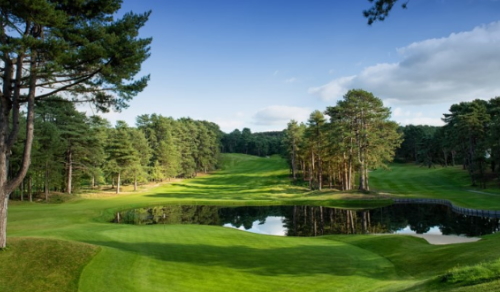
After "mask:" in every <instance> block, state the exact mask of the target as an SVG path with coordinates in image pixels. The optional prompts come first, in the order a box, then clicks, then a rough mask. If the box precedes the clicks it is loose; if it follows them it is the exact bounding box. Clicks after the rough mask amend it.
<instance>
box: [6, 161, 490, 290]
mask: <svg viewBox="0 0 500 292" xmlns="http://www.w3.org/2000/svg"><path fill="white" fill-rule="evenodd" d="M426 170H427V169H424V168H418V167H414V166H411V165H410V166H408V165H402V166H399V165H396V166H394V167H393V171H381V170H377V171H374V172H372V173H371V183H372V185H373V186H374V188H376V189H378V190H380V191H383V192H386V193H390V195H384V194H376V193H370V194H362V193H356V192H349V193H343V192H340V191H338V190H323V191H321V192H320V191H309V190H307V188H305V187H301V186H298V185H293V184H291V183H290V180H289V178H288V175H289V172H288V168H287V166H286V164H285V162H284V160H282V159H280V158H279V157H272V158H259V157H252V156H247V155H226V156H224V167H223V170H221V171H219V172H216V173H213V174H210V175H205V176H200V177H198V178H195V179H190V180H183V181H172V182H170V183H164V184H162V185H161V186H158V187H154V188H149V189H146V188H144V189H142V190H141V191H140V192H132V191H129V192H127V193H124V194H121V195H113V194H110V193H102V194H97V195H94V196H87V198H83V199H78V198H77V199H74V200H71V201H68V202H65V203H62V204H45V203H27V202H24V203H20V202H16V203H13V204H11V208H10V209H9V212H10V213H9V225H8V236H9V242H8V244H9V249H7V250H6V251H4V252H2V253H0V260H1V265H0V266H1V268H0V287H5V285H7V287H9V289H10V290H5V291H77V290H76V289H77V286H78V291H84V292H85V291H89V292H96V291H107V292H108V291H110V292H111V291H176V292H182V291H241V292H244V291H403V290H405V289H411V291H432V290H440V289H445V290H446V291H455V290H450V289H468V288H463V287H462V288H461V287H457V286H456V285H458V284H456V285H455V284H454V285H455V286H453V287H451V286H449V285H448V286H446V285H445V284H443V283H441V282H436V281H435V279H436V277H439V276H440V275H443V274H445V273H447V272H448V271H450V269H453V268H454V267H456V266H457V265H459V266H461V267H467V266H471V265H476V264H479V263H481V262H483V261H484V260H486V259H497V258H500V249H498V248H497V245H498V243H499V241H500V236H498V235H489V236H485V237H484V238H483V239H482V240H481V241H479V242H476V243H467V244H456V245H449V246H432V245H429V244H428V243H427V242H426V241H424V240H423V239H419V238H413V237H409V236H370V235H366V236H364V235H361V236H357V235H355V236H340V235H339V236H324V237H318V238H293V237H275V236H266V235H257V234H250V233H245V232H243V231H239V230H234V229H229V228H224V227H218V226H200V225H161V226H159V225H157V226H131V225H118V224H112V223H109V222H110V221H111V220H112V218H113V216H114V215H115V214H116V212H117V211H121V210H126V209H130V208H136V207H142V206H153V205H169V204H170V205H172V204H174V205H177V204H193V203H198V204H211V205H276V204H312V205H317V204H321V205H327V206H347V207H350V208H363V207H375V206H379V205H385V204H388V203H389V202H390V200H389V196H404V197H435V198H447V199H450V200H452V201H453V202H454V203H459V204H460V203H461V204H469V205H473V206H477V207H479V208H493V209H494V208H495V207H494V206H495V204H497V203H496V200H497V197H496V196H495V195H492V196H491V195H483V194H478V193H473V192H470V191H469V187H468V186H467V183H466V173H460V172H459V170H456V169H431V170H430V172H429V173H427V172H426ZM455 171H457V172H456V173H454V172H455ZM452 174H453V175H452ZM455 175H463V176H460V177H459V179H456V178H455ZM391 176H392V178H391ZM451 178H453V179H451ZM488 192H489V190H488ZM472 198H479V199H478V201H477V202H476V201H474V200H473V199H472ZM492 206H493V207H492ZM499 209H500V208H499ZM33 236H35V237H37V238H39V240H41V241H31V240H30V238H32V237H33ZM20 242H22V244H23V245H22V246H23V247H22V249H23V250H26V251H27V252H22V253H21V252H19V251H20V246H21V245H20V244H19V243H20ZM54 243H55V245H56V247H57V248H59V247H60V246H61V245H62V247H63V248H64V247H65V245H68V248H67V251H69V253H70V254H68V253H61V255H60V257H59V259H60V261H61V264H60V265H50V266H48V268H47V269H46V270H47V271H49V272H48V273H51V274H54V275H55V276H57V277H56V278H59V279H61V278H67V283H69V284H64V285H63V284H60V285H59V284H55V283H59V282H57V281H55V282H51V281H52V280H50V279H52V278H51V277H50V276H47V275H46V274H43V273H41V274H40V277H45V278H46V279H49V280H48V281H49V282H50V283H48V284H47V285H45V286H44V285H39V286H37V287H38V288H36V289H35V288H33V287H34V286H33V285H35V284H33V283H37V282H36V280H34V279H33V278H32V276H33V275H31V274H30V275H28V272H29V269H30V267H31V266H33V267H35V268H36V269H43V268H44V265H45V264H44V261H40V260H39V259H40V256H42V255H44V254H47V255H50V254H54V253H56V251H57V250H58V249H57V248H56V247H54V246H52V245H53V244H54ZM97 251H99V252H98V253H97ZM95 254H96V255H95ZM70 255H74V256H77V257H79V260H78V261H73V260H72V258H71V257H70ZM93 255H95V256H93ZM92 256H93V257H92ZM16 257H17V258H16ZM7 259H9V260H7ZM10 259H14V260H10ZM90 259H91V260H90ZM89 260H90V262H89ZM35 261H37V262H36V263H35ZM66 261H73V262H74V264H75V265H74V267H73V266H71V265H70V263H67V262H66ZM21 262H22V264H21ZM87 262H88V263H89V264H88V265H86V263H87ZM70 266H71V267H70ZM2 269H3V270H2ZM63 269H64V271H63ZM10 270H16V271H17V274H16V278H8V276H7V275H8V274H9V273H7V272H4V271H10ZM19 271H21V272H19ZM67 271H69V272H68V273H69V275H68V273H66V272H67ZM54 279H55V278H54ZM75 279H77V280H75ZM429 280H430V282H429ZM491 283H495V282H494V281H493V282H491ZM491 283H483V284H479V285H480V286H481V285H492V284H491ZM77 284H78V285H77ZM51 285H52V286H51ZM54 285H57V286H58V287H63V288H61V289H59V290H52V288H51V287H54ZM436 287H438V288H439V289H437V288H436ZM471 287H474V286H471ZM478 287H479V286H478ZM481 287H483V286H481ZM484 287H490V286H484ZM430 288H432V289H430ZM471 289H472V288H471ZM0 291H4V290H1V289H0ZM456 291H459V290H456ZM460 291H472V290H460ZM475 291H480V290H475Z"/></svg>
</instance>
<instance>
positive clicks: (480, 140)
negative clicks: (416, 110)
mask: <svg viewBox="0 0 500 292" xmlns="http://www.w3.org/2000/svg"><path fill="white" fill-rule="evenodd" d="M443 116H444V117H443V118H442V120H443V121H444V122H445V125H444V126H442V127H432V126H414V125H409V126H405V127H401V128H400V130H399V131H400V132H401V133H402V134H403V136H404V141H403V143H402V144H401V148H400V149H398V151H397V153H396V157H397V159H398V160H400V161H403V162H415V163H418V164H422V165H425V166H427V167H432V166H433V165H436V164H438V165H443V166H449V165H451V166H455V165H462V168H463V169H464V170H467V173H468V174H469V177H470V179H471V184H472V185H473V186H482V187H485V186H486V183H487V182H488V181H490V180H491V179H493V178H495V177H498V175H499V172H500V97H495V98H492V99H490V100H480V99H476V100H473V101H468V102H460V103H457V104H453V105H452V106H451V107H450V110H449V112H448V113H445V114H443Z"/></svg>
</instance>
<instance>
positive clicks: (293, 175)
mask: <svg viewBox="0 0 500 292" xmlns="http://www.w3.org/2000/svg"><path fill="white" fill-rule="evenodd" d="M292 143H294V144H293V146H292V177H293V180H296V179H297V165H296V163H297V162H296V161H295V156H296V154H295V152H296V150H295V141H293V142H292Z"/></svg>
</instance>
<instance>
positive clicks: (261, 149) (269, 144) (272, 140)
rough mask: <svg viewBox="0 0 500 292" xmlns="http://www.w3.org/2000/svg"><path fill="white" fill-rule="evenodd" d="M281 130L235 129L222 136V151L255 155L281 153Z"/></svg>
mask: <svg viewBox="0 0 500 292" xmlns="http://www.w3.org/2000/svg"><path fill="white" fill-rule="evenodd" d="M282 140H283V131H281V132H280V131H272V132H261V133H252V131H251V130H250V129H249V128H243V130H242V131H240V130H238V129H236V130H234V131H232V132H231V133H229V134H224V135H223V136H222V141H221V142H222V152H224V153H243V154H250V155H257V156H268V155H273V154H281V153H282V152H283V149H282Z"/></svg>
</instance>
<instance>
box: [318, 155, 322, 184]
mask: <svg viewBox="0 0 500 292" xmlns="http://www.w3.org/2000/svg"><path fill="white" fill-rule="evenodd" d="M322 187H323V165H322V161H321V156H319V155H318V190H320V191H321V188H322Z"/></svg>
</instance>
